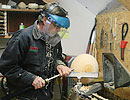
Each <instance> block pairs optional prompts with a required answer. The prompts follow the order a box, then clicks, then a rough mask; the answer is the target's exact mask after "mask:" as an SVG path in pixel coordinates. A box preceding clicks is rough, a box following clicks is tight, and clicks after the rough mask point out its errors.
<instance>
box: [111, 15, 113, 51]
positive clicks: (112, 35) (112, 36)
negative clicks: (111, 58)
mask: <svg viewBox="0 0 130 100" xmlns="http://www.w3.org/2000/svg"><path fill="white" fill-rule="evenodd" d="M112 24H113V18H112V16H111V23H110V35H111V37H110V50H112V37H113V34H112V32H113V31H112Z"/></svg>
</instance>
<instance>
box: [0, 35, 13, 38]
mask: <svg viewBox="0 0 130 100" xmlns="http://www.w3.org/2000/svg"><path fill="white" fill-rule="evenodd" d="M11 37H12V36H8V35H5V36H0V38H11Z"/></svg>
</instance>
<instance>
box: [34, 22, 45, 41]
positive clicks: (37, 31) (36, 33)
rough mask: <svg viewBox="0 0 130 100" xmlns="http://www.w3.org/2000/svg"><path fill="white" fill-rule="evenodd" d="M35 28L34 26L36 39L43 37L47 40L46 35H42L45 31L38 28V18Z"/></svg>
mask: <svg viewBox="0 0 130 100" xmlns="http://www.w3.org/2000/svg"><path fill="white" fill-rule="evenodd" d="M33 26H34V28H33V37H34V39H36V40H38V39H42V40H45V37H44V36H43V35H42V34H43V33H42V32H41V31H40V30H39V29H38V20H36V21H35V22H34V25H33Z"/></svg>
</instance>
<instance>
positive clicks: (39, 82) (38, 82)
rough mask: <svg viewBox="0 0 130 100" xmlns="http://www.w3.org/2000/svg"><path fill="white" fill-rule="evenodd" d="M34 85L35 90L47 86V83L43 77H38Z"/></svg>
mask: <svg viewBox="0 0 130 100" xmlns="http://www.w3.org/2000/svg"><path fill="white" fill-rule="evenodd" d="M32 85H33V86H34V89H39V88H42V87H44V86H45V81H44V80H43V79H42V78H41V77H39V76H37V77H36V78H35V79H34V81H33V83H32Z"/></svg>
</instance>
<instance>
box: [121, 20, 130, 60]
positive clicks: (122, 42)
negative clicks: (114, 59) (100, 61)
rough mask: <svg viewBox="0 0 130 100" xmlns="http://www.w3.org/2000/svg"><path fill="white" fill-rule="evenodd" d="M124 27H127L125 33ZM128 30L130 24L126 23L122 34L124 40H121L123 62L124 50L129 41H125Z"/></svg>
mask: <svg viewBox="0 0 130 100" xmlns="http://www.w3.org/2000/svg"><path fill="white" fill-rule="evenodd" d="M124 27H126V31H125V32H124ZM128 29H129V27H128V23H124V24H123V25H122V33H121V34H122V40H121V46H120V48H121V59H122V60H124V49H125V46H126V44H127V43H128V41H124V40H125V37H126V35H127V33H128Z"/></svg>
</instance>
